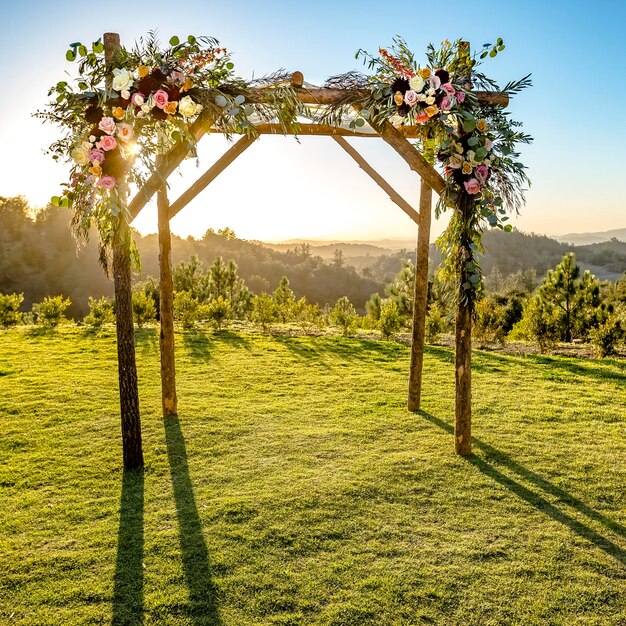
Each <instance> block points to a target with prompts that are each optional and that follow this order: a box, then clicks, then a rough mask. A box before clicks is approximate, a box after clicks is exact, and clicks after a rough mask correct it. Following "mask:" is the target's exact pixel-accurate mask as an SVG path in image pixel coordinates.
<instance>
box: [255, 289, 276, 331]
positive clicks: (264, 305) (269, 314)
mask: <svg viewBox="0 0 626 626" xmlns="http://www.w3.org/2000/svg"><path fill="white" fill-rule="evenodd" d="M251 318H252V321H253V322H255V323H257V324H260V325H261V328H262V329H263V332H266V331H267V329H268V327H269V325H270V324H271V323H272V322H274V321H276V319H277V307H276V303H275V302H274V300H273V298H272V297H271V296H268V295H267V294H266V293H262V294H261V295H260V296H255V297H254V298H253V300H252V315H251Z"/></svg>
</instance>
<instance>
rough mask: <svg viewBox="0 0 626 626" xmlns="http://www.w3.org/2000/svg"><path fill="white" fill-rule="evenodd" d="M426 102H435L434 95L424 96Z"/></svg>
mask: <svg viewBox="0 0 626 626" xmlns="http://www.w3.org/2000/svg"><path fill="white" fill-rule="evenodd" d="M426 104H429V105H430V104H435V96H429V97H428V98H426Z"/></svg>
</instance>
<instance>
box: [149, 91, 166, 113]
mask: <svg viewBox="0 0 626 626" xmlns="http://www.w3.org/2000/svg"><path fill="white" fill-rule="evenodd" d="M152 99H153V100H154V104H155V106H157V107H159V109H164V108H165V105H166V104H167V103H168V101H169V96H168V95H167V93H166V92H165V91H163V90H162V89H159V90H158V91H155V92H154V94H153V96H152Z"/></svg>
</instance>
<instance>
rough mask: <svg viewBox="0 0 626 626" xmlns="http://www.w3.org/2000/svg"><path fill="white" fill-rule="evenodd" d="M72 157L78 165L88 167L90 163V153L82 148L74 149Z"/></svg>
mask: <svg viewBox="0 0 626 626" xmlns="http://www.w3.org/2000/svg"><path fill="white" fill-rule="evenodd" d="M71 157H72V158H73V159H74V161H75V162H76V164H77V165H87V163H89V152H88V151H87V150H85V148H83V147H82V146H79V147H77V148H74V149H73V150H72V152H71Z"/></svg>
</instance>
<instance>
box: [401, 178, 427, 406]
mask: <svg viewBox="0 0 626 626" xmlns="http://www.w3.org/2000/svg"><path fill="white" fill-rule="evenodd" d="M432 199H433V190H432V189H431V187H430V186H429V185H428V183H426V182H425V181H424V180H423V179H422V181H421V187H420V209H419V216H420V217H419V230H418V233H417V251H416V255H415V294H414V296H413V336H412V339H411V365H410V368H409V393H408V400H407V408H408V409H409V411H418V410H419V408H420V400H421V395H422V371H423V366H424V343H425V335H426V310H427V307H428V251H429V247H430V221H431V213H432Z"/></svg>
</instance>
